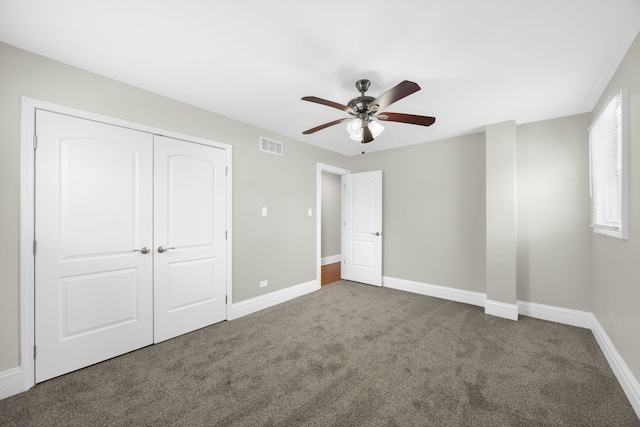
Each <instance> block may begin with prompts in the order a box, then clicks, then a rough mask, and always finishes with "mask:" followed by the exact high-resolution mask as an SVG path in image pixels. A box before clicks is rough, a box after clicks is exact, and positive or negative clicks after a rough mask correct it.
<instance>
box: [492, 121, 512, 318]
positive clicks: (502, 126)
mask: <svg viewBox="0 0 640 427" xmlns="http://www.w3.org/2000/svg"><path fill="white" fill-rule="evenodd" d="M485 160H486V171H487V172H486V210H487V211H486V214H487V220H486V221H487V224H486V225H487V226H486V233H487V235H486V238H487V268H486V274H487V276H486V279H487V300H486V302H485V310H484V311H485V313H486V314H490V315H493V316H498V317H504V318H506V319H511V320H518V305H517V292H516V255H517V252H516V251H517V246H516V245H517V241H516V238H517V236H516V124H515V121H508V122H502V123H496V124H492V125H488V126H487V127H486V154H485Z"/></svg>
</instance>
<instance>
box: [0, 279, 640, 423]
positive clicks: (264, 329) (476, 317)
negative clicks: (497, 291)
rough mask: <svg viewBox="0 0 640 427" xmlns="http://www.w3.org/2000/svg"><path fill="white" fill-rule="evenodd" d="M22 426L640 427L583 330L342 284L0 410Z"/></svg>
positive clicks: (113, 363)
mask: <svg viewBox="0 0 640 427" xmlns="http://www.w3.org/2000/svg"><path fill="white" fill-rule="evenodd" d="M0 425H3V426H4V425H16V426H91V427H94V426H103V425H109V426H119V425H122V426H124V425H139V426H150V425H154V426H156V425H157V426H164V425H184V426H231V425H234V426H235V425H238V426H305V425H313V426H542V425H553V426H640V420H639V419H638V418H637V416H636V414H635V412H634V411H633V409H632V407H631V405H630V403H629V401H628V400H627V399H626V397H625V395H624V393H623V391H622V389H621V387H620V385H619V384H618V382H617V381H616V378H615V377H614V375H613V373H612V371H611V369H610V368H609V366H608V364H607V362H606V360H605V358H604V356H603V354H602V352H601V351H600V349H599V348H598V345H597V343H596V341H595V339H594V337H593V335H592V333H591V331H589V330H586V329H580V328H575V327H571V326H564V325H559V324H555V323H550V322H545V321H541V320H536V319H532V318H527V317H520V320H519V321H517V322H514V321H510V320H504V319H500V318H496V317H492V316H487V315H485V314H484V313H483V310H482V309H481V308H480V307H475V306H469V305H465V304H459V303H455V302H451V301H445V300H440V299H436V298H430V297H424V296H420V295H414V294H409V293H405V292H401V291H395V290H392V289H386V288H375V287H371V286H367V285H361V284H357V283H351V282H344V281H343V282H338V283H336V284H332V285H328V286H325V287H323V288H322V289H321V290H320V291H317V292H314V293H312V294H309V295H306V296H304V297H300V298H297V299H295V300H292V301H289V302H287V303H284V304H281V305H279V306H276V307H272V308H270V309H267V310H263V311H261V312H259V313H255V314H253V315H250V316H246V317H243V318H241V319H237V320H233V321H230V322H223V323H219V324H217V325H214V326H211V327H208V328H204V329H201V330H198V331H195V332H192V333H190V334H187V335H183V336H181V337H178V338H175V339H172V340H170V341H167V342H164V343H161V344H158V345H154V346H150V347H147V348H144V349H141V350H138V351H135V352H132V353H129V354H126V355H123V356H120V357H117V358H115V359H112V360H109V361H106V362H103V363H100V364H98V365H94V366H91V367H88V368H85V369H82V370H80V371H77V372H73V373H71V374H68V375H64V376H62V377H59V378H55V379H53V380H50V381H47V382H45V383H42V384H39V385H37V386H36V387H34V388H33V389H31V390H29V391H28V392H26V393H22V394H20V395H17V396H13V397H10V398H7V399H4V400H2V401H0Z"/></svg>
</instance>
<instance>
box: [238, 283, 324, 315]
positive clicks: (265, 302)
mask: <svg viewBox="0 0 640 427" xmlns="http://www.w3.org/2000/svg"><path fill="white" fill-rule="evenodd" d="M318 289H320V284H319V283H318V282H317V281H316V280H312V281H310V282H306V283H302V284H300V285H295V286H291V287H289V288H286V289H281V290H279V291H275V292H271V293H268V294H266V295H260V296H259V297H255V298H251V299H248V300H245V301H240V302H238V303H235V304H232V305H231V313H230V315H229V316H228V318H229V320H233V319H237V318H239V317H242V316H246V315H248V314H251V313H255V312H256V311H260V310H264V309H265V308H269V307H272V306H274V305H278V304H280V303H283V302H285V301H289V300H291V299H294V298H297V297H300V296H302V295H306V294H308V293H311V292H313V291H317V290H318Z"/></svg>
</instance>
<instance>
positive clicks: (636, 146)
mask: <svg viewBox="0 0 640 427" xmlns="http://www.w3.org/2000/svg"><path fill="white" fill-rule="evenodd" d="M621 87H626V88H627V96H628V108H629V109H628V119H629V126H628V142H629V146H628V147H629V153H628V154H629V157H628V167H629V239H628V240H618V239H614V238H611V237H607V236H603V235H600V234H593V235H592V253H591V278H592V286H593V304H594V313H595V315H596V317H597V318H598V320H599V321H600V324H602V326H603V327H604V328H605V330H606V332H607V335H609V338H611V341H612V342H613V344H614V345H615V346H616V349H617V350H618V352H620V354H621V355H622V357H623V358H624V360H625V361H626V363H627V365H629V368H630V369H631V372H633V374H634V376H635V377H636V379H638V380H640V357H638V355H640V333H639V332H638V329H639V327H640V309H638V304H639V303H640V35H638V36H636V39H635V41H634V42H633V44H632V45H631V47H630V48H629V51H628V52H627V55H626V56H625V58H624V60H623V61H622V63H621V64H620V66H619V67H618V70H617V72H616V74H615V75H614V76H613V78H612V79H611V82H610V83H609V85H608V86H607V89H606V90H605V91H604V92H603V94H602V97H601V98H600V100H599V101H598V103H597V105H596V108H594V110H593V113H592V114H591V119H594V118H595V115H596V113H597V112H598V111H599V110H600V108H601V106H602V104H603V103H604V102H605V100H606V99H607V97H608V96H609V94H610V93H612V92H615V91H617V90H618V89H620V88H621Z"/></svg>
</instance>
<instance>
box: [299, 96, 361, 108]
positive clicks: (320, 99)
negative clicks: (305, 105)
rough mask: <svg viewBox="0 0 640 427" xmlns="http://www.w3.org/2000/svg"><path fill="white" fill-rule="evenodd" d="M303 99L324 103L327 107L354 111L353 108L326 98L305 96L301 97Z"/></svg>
mask: <svg viewBox="0 0 640 427" xmlns="http://www.w3.org/2000/svg"><path fill="white" fill-rule="evenodd" d="M302 100H303V101H309V102H315V103H316V104H322V105H326V106H328V107H333V108H337V109H338V110H341V111H347V112H354V111H353V109H351V108H349V107H347V106H346V105H342V104H338V103H337V102H333V101H328V100H326V99H322V98H318V97H317V96H305V97H303V98H302Z"/></svg>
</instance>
